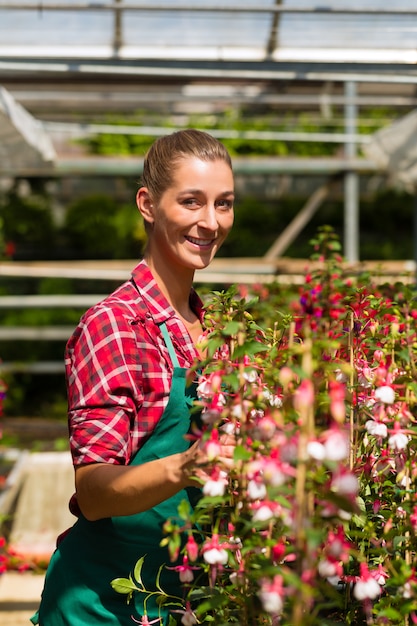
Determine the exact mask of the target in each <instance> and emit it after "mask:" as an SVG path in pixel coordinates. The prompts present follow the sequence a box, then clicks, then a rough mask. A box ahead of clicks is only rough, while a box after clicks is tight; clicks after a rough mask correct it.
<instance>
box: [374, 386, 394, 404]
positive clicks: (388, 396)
mask: <svg viewBox="0 0 417 626" xmlns="http://www.w3.org/2000/svg"><path fill="white" fill-rule="evenodd" d="M375 400H377V401H379V402H382V403H383V404H394V401H395V391H394V389H393V388H392V387H390V386H389V385H382V386H381V387H378V388H377V389H376V390H375Z"/></svg>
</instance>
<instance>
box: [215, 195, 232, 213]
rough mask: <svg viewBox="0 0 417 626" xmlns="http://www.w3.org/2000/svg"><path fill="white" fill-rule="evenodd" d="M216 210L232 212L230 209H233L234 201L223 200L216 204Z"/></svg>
mask: <svg viewBox="0 0 417 626" xmlns="http://www.w3.org/2000/svg"><path fill="white" fill-rule="evenodd" d="M216 208H218V209H220V210H221V211H230V209H233V200H228V199H227V198H223V199H222V200H219V201H218V202H217V203H216Z"/></svg>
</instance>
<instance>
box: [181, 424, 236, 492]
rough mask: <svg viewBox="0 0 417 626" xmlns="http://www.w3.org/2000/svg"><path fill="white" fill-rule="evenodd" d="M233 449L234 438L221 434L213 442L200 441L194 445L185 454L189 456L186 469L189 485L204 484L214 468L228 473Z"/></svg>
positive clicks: (231, 463) (231, 462)
mask: <svg viewBox="0 0 417 626" xmlns="http://www.w3.org/2000/svg"><path fill="white" fill-rule="evenodd" d="M235 447H236V438H235V437H234V436H233V435H228V434H222V435H220V436H219V437H218V439H217V440H214V441H213V440H209V441H203V440H200V441H197V442H196V443H194V444H193V445H192V446H191V447H190V448H189V450H187V453H185V454H187V455H188V456H189V461H188V463H187V465H186V467H187V472H188V476H189V480H190V485H193V486H196V485H201V483H205V482H206V481H207V480H208V479H209V478H210V475H211V472H212V469H213V467H214V466H216V467H218V468H219V469H222V470H225V471H228V470H229V469H230V468H231V467H232V465H233V454H234V450H235Z"/></svg>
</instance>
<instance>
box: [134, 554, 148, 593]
mask: <svg viewBox="0 0 417 626" xmlns="http://www.w3.org/2000/svg"><path fill="white" fill-rule="evenodd" d="M145 556H146V555H145ZM145 556H142V557H141V558H140V559H139V560H138V561H137V562H136V565H135V569H134V570H133V576H134V578H135V580H137V582H138V583H139V584H140V585H141V587H143V582H142V567H143V562H144V560H145Z"/></svg>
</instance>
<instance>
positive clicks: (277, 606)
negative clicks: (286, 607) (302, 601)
mask: <svg viewBox="0 0 417 626" xmlns="http://www.w3.org/2000/svg"><path fill="white" fill-rule="evenodd" d="M259 597H260V599H261V602H262V606H263V609H264V611H266V612H267V613H269V614H270V615H276V614H278V613H281V611H282V608H283V602H282V598H281V596H280V595H279V593H276V592H275V591H260V592H259Z"/></svg>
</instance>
